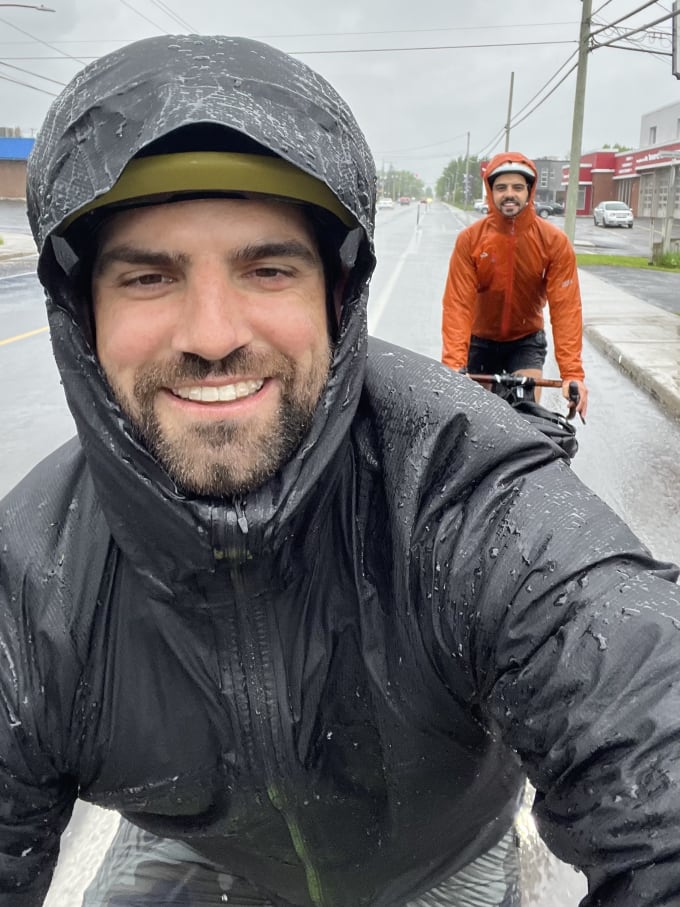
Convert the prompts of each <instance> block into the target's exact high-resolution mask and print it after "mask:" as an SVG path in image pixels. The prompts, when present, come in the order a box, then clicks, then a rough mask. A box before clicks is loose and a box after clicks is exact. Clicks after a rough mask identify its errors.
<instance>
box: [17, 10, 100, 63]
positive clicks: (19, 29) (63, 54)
mask: <svg viewBox="0 0 680 907" xmlns="http://www.w3.org/2000/svg"><path fill="white" fill-rule="evenodd" d="M0 22H2V23H3V25H7V26H9V27H10V28H13V29H14V30H15V31H18V32H21V34H22V35H26V37H27V38H31V39H32V40H33V41H37V43H38V44H42V45H43V47H49V49H50V50H54V51H56V52H57V53H58V54H61V56H62V58H63V57H66V58H67V59H69V60H75V62H76V63H84V62H85V61H84V60H81V59H80V58H79V57H74V56H72V55H71V54H67V53H66V52H65V51H62V50H59V48H58V47H55V46H54V45H53V44H50V43H49V42H47V41H43V40H42V38H38V37H36V36H35V35H32V34H31V33H30V32H28V31H26V30H25V29H23V28H19V26H18V25H14V23H13V22H8V21H7V19H3V18H2V17H0Z"/></svg>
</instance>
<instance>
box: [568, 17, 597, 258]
mask: <svg viewBox="0 0 680 907" xmlns="http://www.w3.org/2000/svg"><path fill="white" fill-rule="evenodd" d="M581 3H582V4H583V8H582V10H581V30H580V32H579V42H578V63H577V69H576V91H575V95H574V116H573V119H572V127H571V149H570V151H569V182H568V183H567V203H566V206H565V211H564V232H565V233H566V234H567V236H568V238H569V241H570V242H571V243H573V242H574V230H575V228H576V203H577V201H578V186H579V173H580V170H581V143H582V141H583V111H584V108H585V97H586V74H587V71H588V52H589V50H590V17H591V13H592V8H593V2H592V0H581Z"/></svg>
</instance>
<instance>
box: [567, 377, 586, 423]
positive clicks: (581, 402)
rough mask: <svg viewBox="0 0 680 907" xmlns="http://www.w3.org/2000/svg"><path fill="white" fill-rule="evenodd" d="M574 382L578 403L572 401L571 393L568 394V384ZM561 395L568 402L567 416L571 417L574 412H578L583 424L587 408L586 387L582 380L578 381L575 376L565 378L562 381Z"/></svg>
mask: <svg viewBox="0 0 680 907" xmlns="http://www.w3.org/2000/svg"><path fill="white" fill-rule="evenodd" d="M574 384H575V385H576V390H577V392H578V403H575V402H574V401H573V399H572V396H573V394H570V390H569V386H570V385H574ZM562 396H563V397H564V398H565V400H566V401H567V403H568V404H569V418H570V419H573V417H574V416H575V415H576V413H578V415H579V416H580V418H581V422H583V424H584V425H585V421H586V411H587V409H588V388H587V387H586V386H585V384H584V383H583V381H579V380H578V379H576V378H567V380H566V381H563V382H562Z"/></svg>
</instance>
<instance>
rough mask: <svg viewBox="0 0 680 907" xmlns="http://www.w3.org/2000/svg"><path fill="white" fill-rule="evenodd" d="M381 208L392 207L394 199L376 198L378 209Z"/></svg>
mask: <svg viewBox="0 0 680 907" xmlns="http://www.w3.org/2000/svg"><path fill="white" fill-rule="evenodd" d="M381 208H394V200H393V199H391V198H379V199H378V211H379V210H380V209H381Z"/></svg>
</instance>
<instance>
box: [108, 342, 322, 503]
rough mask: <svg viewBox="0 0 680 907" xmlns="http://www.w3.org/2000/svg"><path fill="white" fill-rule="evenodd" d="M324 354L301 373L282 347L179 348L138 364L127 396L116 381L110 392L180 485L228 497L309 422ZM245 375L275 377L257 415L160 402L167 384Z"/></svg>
mask: <svg viewBox="0 0 680 907" xmlns="http://www.w3.org/2000/svg"><path fill="white" fill-rule="evenodd" d="M330 357H331V353H330V347H327V348H326V355H325V356H324V357H321V356H319V357H317V360H316V361H315V362H314V363H313V364H312V366H311V367H310V368H309V369H308V370H307V371H306V372H304V373H303V372H302V371H301V368H300V366H299V365H298V363H297V362H296V361H295V360H293V359H291V358H290V357H288V356H285V355H283V354H281V353H278V354H276V353H272V354H269V355H267V356H262V355H256V354H253V353H251V352H248V351H247V350H245V349H239V350H236V351H235V352H234V353H232V354H230V355H229V356H227V357H225V358H224V359H222V360H220V361H219V362H210V361H208V360H205V359H203V358H201V357H200V356H195V355H192V354H184V355H183V356H182V358H181V360H180V361H178V362H177V363H174V364H168V365H158V364H156V365H151V366H148V367H146V368H142V369H139V371H138V372H137V374H136V376H135V381H134V387H133V391H132V399H130V396H129V395H126V394H125V393H124V392H123V391H122V389H121V388H119V387H116V386H115V384H112V391H113V393H114V395H115V397H116V399H117V400H118V402H119V403H120V405H121V408H122V409H123V410H124V412H125V413H126V415H127V416H128V418H129V419H130V421H131V422H132V425H133V428H134V431H135V434H136V436H137V437H138V439H139V440H140V441H141V442H142V444H144V446H145V447H146V448H147V450H149V452H150V453H151V454H152V455H153V456H154V457H155V458H156V459H157V460H158V462H159V463H160V464H161V465H162V466H163V467H164V469H165V470H166V472H167V473H168V475H169V476H170V478H171V479H172V480H173V482H174V483H175V484H176V485H177V487H178V488H179V489H180V490H181V491H183V492H186V493H190V494H197V495H206V496H210V497H229V496H233V495H239V494H244V493H246V492H248V491H250V490H252V489H254V488H257V487H259V486H261V485H263V484H264V483H265V482H266V481H267V480H268V479H270V478H271V477H272V476H273V475H274V474H275V473H276V472H277V471H278V469H279V468H280V467H281V466H282V465H283V464H284V463H285V462H286V461H287V460H289V459H290V457H291V455H292V454H293V452H294V451H295V450H296V448H297V447H298V446H299V444H300V442H301V440H302V439H303V438H304V436H305V435H306V434H307V432H308V431H309V428H310V426H311V423H312V419H313V416H314V411H315V409H316V405H317V403H318V402H319V398H320V396H321V394H322V392H323V388H324V386H325V384H326V380H327V378H328V372H329V368H330ZM244 374H247V375H253V376H258V375H262V376H267V378H268V379H271V378H273V379H275V380H276V382H277V383H278V387H279V390H280V393H279V400H278V405H277V406H276V407H275V408H274V409H272V408H271V407H268V408H265V409H264V414H263V415H260V414H259V412H258V410H257V408H255V415H254V416H253V417H250V418H247V419H240V420H239V419H233V420H230V419H224V420H220V421H215V420H210V421H209V420H200V418H197V419H194V420H191V419H189V418H175V417H172V416H169V415H168V408H167V407H163V406H162V405H161V406H159V397H160V395H163V394H167V393H168V390H167V389H168V388H171V387H173V386H177V385H179V384H182V383H183V384H185V385H186V384H187V382H188V381H191V380H197V381H201V380H205V379H206V378H208V377H211V378H215V377H228V376H232V375H238V376H242V375H244ZM209 405H210V404H206V406H209Z"/></svg>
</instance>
